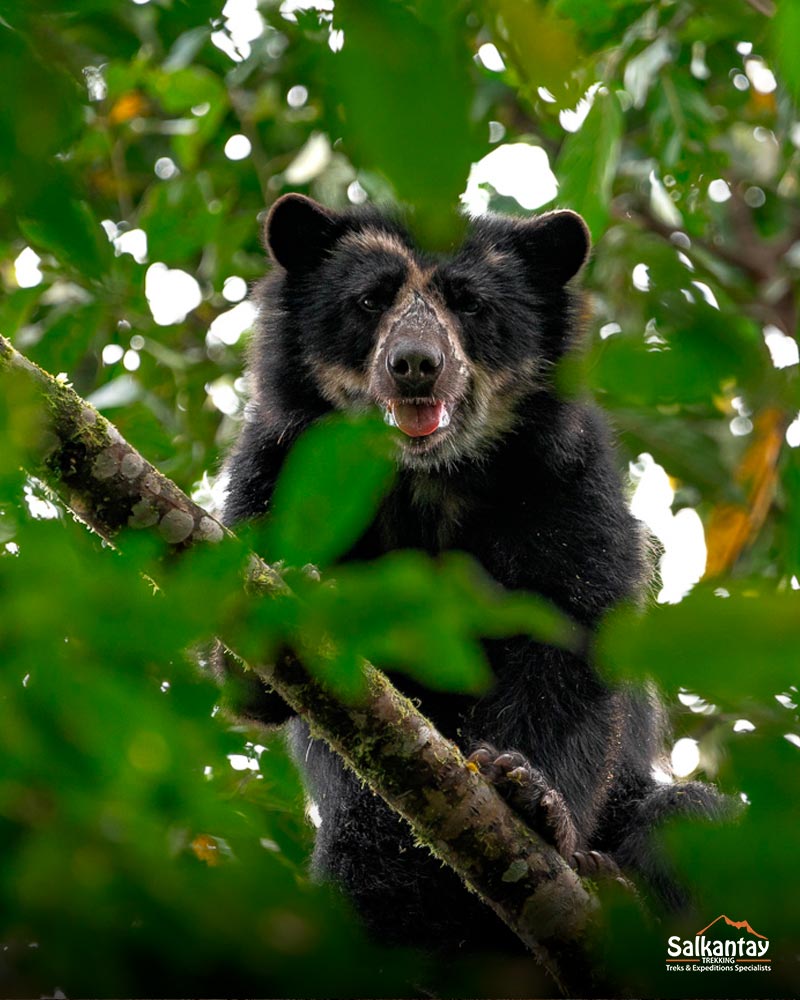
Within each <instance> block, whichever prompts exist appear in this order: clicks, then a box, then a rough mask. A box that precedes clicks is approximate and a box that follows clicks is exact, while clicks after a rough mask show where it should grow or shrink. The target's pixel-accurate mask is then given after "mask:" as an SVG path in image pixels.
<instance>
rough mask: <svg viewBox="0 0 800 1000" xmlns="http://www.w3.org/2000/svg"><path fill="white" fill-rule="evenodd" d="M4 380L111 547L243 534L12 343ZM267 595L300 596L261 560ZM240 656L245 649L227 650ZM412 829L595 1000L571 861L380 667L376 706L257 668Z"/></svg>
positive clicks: (56, 472) (47, 458)
mask: <svg viewBox="0 0 800 1000" xmlns="http://www.w3.org/2000/svg"><path fill="white" fill-rule="evenodd" d="M0 375H3V376H5V377H6V378H8V377H12V378H16V379H21V380H24V381H26V382H27V383H28V384H29V385H32V386H33V387H34V388H35V389H36V391H37V393H38V394H39V395H40V396H41V398H42V400H43V403H44V408H45V411H46V412H47V414H48V425H49V430H48V434H47V436H46V442H45V446H44V448H43V451H42V468H41V470H37V472H38V473H39V474H41V475H42V476H43V477H44V478H45V480H46V481H47V482H48V485H50V486H51V488H53V489H54V490H55V491H56V492H57V493H58V494H59V495H60V496H61V497H62V499H63V500H64V502H65V503H66V504H67V506H68V507H69V508H70V509H71V510H72V511H73V512H74V513H75V514H76V515H77V516H78V517H79V518H80V519H81V520H83V521H85V522H86V523H87V524H88V525H89V526H90V527H92V528H93V529H94V530H95V531H97V532H99V533H100V534H101V535H102V536H103V537H105V538H106V539H109V540H110V539H113V538H114V537H115V536H116V535H117V534H118V533H119V532H120V530H121V529H123V528H126V527H128V528H136V529H140V530H146V531H153V532H157V533H158V534H159V535H160V536H161V538H162V539H163V540H164V541H165V542H166V543H167V544H168V545H169V546H172V547H173V548H177V549H181V548H184V547H186V546H188V545H190V544H193V543H195V542H199V541H219V540H220V539H222V538H223V536H224V535H226V534H227V535H230V534H231V533H230V532H229V531H228V530H227V529H226V528H225V527H224V526H223V525H222V524H220V522H219V521H217V520H216V519H215V518H213V517H211V515H209V514H208V513H207V512H206V511H204V510H203V509H202V508H201V507H199V506H198V505H197V504H195V503H194V502H193V501H192V500H190V499H189V498H188V497H187V496H186V495H185V494H184V493H182V492H181V490H179V489H178V487H177V486H176V485H175V484H174V483H172V482H171V481H170V480H169V479H167V478H166V477H165V476H163V475H162V474H161V473H160V472H158V470H157V469H155V468H154V467H153V466H152V465H151V464H150V463H149V462H147V461H146V460H145V459H144V458H143V457H142V456H141V455H140V454H139V453H138V452H137V451H136V450H135V449H134V448H133V447H132V446H131V445H129V444H128V443H127V442H126V441H125V440H124V439H123V438H122V437H121V435H120V434H119V432H118V431H117V430H116V428H115V427H113V425H112V424H110V423H109V422H108V421H107V420H106V419H105V418H104V417H102V416H101V415H100V414H99V413H98V412H97V411H96V410H95V409H94V408H93V407H92V406H90V405H89V404H88V403H86V402H85V401H84V400H82V399H81V398H80V397H79V396H78V395H77V394H76V393H75V392H74V391H73V390H72V389H71V388H70V387H69V386H68V385H67V384H66V383H64V382H62V381H59V380H58V379H55V378H53V376H51V375H49V374H47V373H46V372H44V371H43V370H42V369H40V368H38V367H37V366H36V365H34V364H33V363H32V362H30V361H29V360H27V359H26V358H24V357H23V356H22V355H21V354H19V353H18V352H17V351H16V350H15V349H14V348H13V347H12V346H11V344H10V343H9V341H7V340H6V339H5V338H3V337H2V336H0ZM257 576H258V579H259V583H260V585H261V586H262V587H263V586H266V589H268V590H281V591H283V592H286V591H287V590H288V588H287V587H286V584H285V583H283V581H282V578H281V576H280V573H278V572H277V571H276V570H275V569H273V568H272V567H269V566H268V565H267V564H266V563H263V562H262V561H261V560H259V561H258V569H257ZM221 638H222V639H223V640H224V641H225V642H226V644H227V645H229V646H230V648H232V649H233V650H234V651H235V650H236V637H235V636H222V637H221ZM251 669H253V670H254V671H255V673H257V674H258V675H259V676H260V677H261V678H262V679H263V680H264V681H265V682H267V683H268V684H269V685H270V686H271V687H272V688H274V690H275V691H277V692H278V694H280V695H281V697H282V698H283V699H284V700H285V701H286V702H287V703H288V704H289V705H290V706H291V707H292V708H293V709H294V710H295V711H296V712H297V713H298V714H300V715H302V716H303V717H304V718H305V719H306V720H307V721H308V723H309V724H310V726H311V729H312V732H313V733H314V735H315V736H316V737H321V738H323V739H325V740H326V741H327V742H328V743H329V744H330V746H331V747H332V748H333V749H334V750H335V751H337V752H338V753H339V754H341V756H342V757H343V758H344V759H345V761H346V762H347V763H348V765H349V766H350V767H351V768H352V769H353V770H354V771H355V772H356V774H357V775H358V776H359V777H360V778H362V779H363V780H364V781H366V782H367V783H368V784H369V785H370V787H371V788H372V789H373V790H374V791H375V792H376V793H377V794H378V795H380V796H381V797H382V798H383V799H384V800H385V801H386V802H387V803H389V805H390V806H391V807H392V808H393V809H395V810H396V811H397V812H398V813H399V814H400V815H401V816H403V817H404V818H405V819H406V820H407V821H408V822H409V823H410V825H411V827H412V829H413V831H414V834H415V836H416V837H417V838H418V839H419V840H420V841H421V842H422V843H424V844H425V845H426V846H427V847H428V848H429V849H430V850H431V851H432V852H433V853H434V854H435V855H436V856H437V857H438V858H440V859H441V860H442V861H444V862H446V863H447V864H448V865H449V866H450V867H451V868H453V869H454V870H455V871H456V872H457V873H458V874H459V875H460V876H461V878H462V879H463V880H464V882H465V883H466V885H467V886H468V887H469V888H470V889H472V890H473V891H475V892H477V893H478V894H479V895H480V897H481V898H482V899H483V900H484V902H485V903H486V904H487V905H488V906H490V907H491V908H492V909H493V910H494V911H495V913H497V914H498V916H499V917H500V918H501V919H502V920H503V921H504V922H505V923H506V924H507V925H508V926H509V927H510V928H511V930H512V931H514V933H515V934H516V935H517V936H518V937H519V938H520V940H521V941H522V942H523V943H524V944H525V945H527V947H528V948H529V949H530V950H531V951H532V953H533V954H534V955H535V956H536V958H537V959H538V960H539V961H540V962H541V963H542V964H543V965H544V966H545V968H546V969H547V971H548V972H549V973H550V974H551V975H552V977H553V978H554V980H555V981H556V983H557V984H558V985H559V987H560V988H561V989H562V991H564V992H579V993H584V994H586V993H587V992H588V991H589V989H590V988H592V985H593V983H594V984H595V985H597V974H596V972H594V971H593V970H592V969H591V965H590V962H589V958H588V955H587V953H586V951H585V949H584V945H583V940H584V936H585V934H586V931H587V929H588V926H589V923H590V920H591V917H592V914H593V913H594V911H595V910H596V901H595V900H594V898H593V897H592V896H590V895H589V893H588V892H587V891H586V889H585V888H584V887H583V885H582V883H581V881H580V880H579V879H578V877H577V876H576V875H575V873H574V872H573V871H572V869H570V868H569V866H568V865H567V864H566V862H565V861H564V859H563V858H562V857H561V855H559V854H558V852H557V851H555V850H554V849H553V848H552V847H551V846H549V845H548V844H547V843H545V842H544V841H543V840H542V839H541V838H540V837H539V836H538V835H537V834H535V833H534V832H533V831H531V830H530V829H529V828H528V827H527V826H526V825H525V823H523V821H522V820H521V819H520V817H519V816H518V815H517V814H516V813H515V812H513V811H512V810H511V809H510V808H509V806H508V805H507V804H506V802H505V801H504V800H503V799H502V798H501V797H500V796H499V795H498V793H497V791H496V790H495V789H494V788H493V787H492V786H491V785H490V784H488V783H487V782H486V781H485V780H484V779H483V777H482V776H481V775H480V774H478V773H476V771H475V770H474V769H473V767H472V766H471V765H468V764H467V763H466V762H465V760H464V758H463V756H462V754H461V752H460V750H459V749H458V747H456V746H455V745H454V744H453V743H451V742H450V741H449V740H446V739H445V738H444V737H443V736H441V735H440V734H439V733H438V732H437V731H436V729H435V728H434V727H433V725H432V724H431V723H430V722H429V720H428V719H426V718H425V717H424V716H423V715H421V714H420V712H419V711H418V710H417V709H416V707H415V706H414V704H413V703H412V702H411V701H410V700H409V699H408V698H406V697H404V696H403V695H401V694H400V693H399V692H398V691H397V690H396V689H395V688H394V687H393V686H392V684H391V683H390V682H389V681H388V680H387V678H386V677H385V676H384V675H383V674H382V673H380V672H379V671H378V670H376V669H375V668H374V667H372V666H370V665H369V664H365V667H364V677H365V684H364V693H363V694H362V696H361V697H360V699H359V700H358V701H357V702H356V703H354V704H350V703H344V702H342V701H341V700H339V699H338V698H337V697H336V696H335V695H334V694H333V693H332V692H331V691H330V690H329V689H328V688H326V687H325V686H324V685H323V684H322V683H321V682H320V681H318V680H316V679H315V678H313V677H312V676H311V675H310V674H309V673H308V672H307V671H306V669H305V668H304V667H303V665H302V664H301V662H300V661H299V660H298V659H296V658H295V657H293V656H286V657H284V658H283V659H281V660H280V661H279V662H278V663H277V664H276V665H274V666H269V665H265V664H259V665H254V666H253V667H251Z"/></svg>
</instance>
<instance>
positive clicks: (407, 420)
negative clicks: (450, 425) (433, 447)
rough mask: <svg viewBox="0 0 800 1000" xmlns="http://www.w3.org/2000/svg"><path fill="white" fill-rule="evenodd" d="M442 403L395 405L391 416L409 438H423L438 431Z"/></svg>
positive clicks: (442, 407)
mask: <svg viewBox="0 0 800 1000" xmlns="http://www.w3.org/2000/svg"><path fill="white" fill-rule="evenodd" d="M443 409H444V403H395V404H394V405H393V406H392V416H393V417H394V421H395V423H396V424H397V426H398V427H399V428H400V430H401V431H402V432H403V433H404V434H407V435H408V436H409V437H414V438H416V437H425V435H426V434H433V432H434V431H435V430H438V429H439V425H440V423H441V421H442V410H443Z"/></svg>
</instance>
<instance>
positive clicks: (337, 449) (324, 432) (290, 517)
mask: <svg viewBox="0 0 800 1000" xmlns="http://www.w3.org/2000/svg"><path fill="white" fill-rule="evenodd" d="M393 447H394V445H393V438H392V434H391V432H390V431H389V429H388V428H387V427H386V426H385V425H384V424H383V421H382V420H381V419H380V417H379V416H377V415H375V414H372V413H371V414H369V415H367V416H362V417H344V416H338V415H337V416H335V417H331V418H329V419H327V420H324V421H321V422H319V423H317V424H314V425H313V426H312V427H310V428H309V429H308V430H307V431H306V432H305V433H304V434H303V435H302V436H301V437H300V438H299V440H298V441H297V443H296V444H295V446H294V448H292V451H291V453H290V454H289V457H288V458H287V460H286V463H285V465H284V468H283V472H282V474H281V477H280V479H279V480H278V484H277V487H276V489H275V495H274V497H273V501H272V506H271V514H270V519H269V523H268V530H267V541H266V549H265V551H266V552H267V554H268V556H269V558H270V559H276V558H277V559H283V560H285V561H286V562H287V563H288V564H289V565H292V566H302V565H304V564H305V563H309V562H310V563H314V564H316V565H318V566H327V565H329V564H330V563H332V562H333V561H334V560H335V559H336V558H337V557H338V556H341V555H343V554H344V553H345V552H346V551H347V550H348V549H349V548H350V547H351V546H352V545H353V544H354V543H355V542H356V541H357V540H358V538H359V536H360V535H361V534H362V533H363V532H364V531H365V530H366V528H367V527H368V525H369V524H370V522H371V520H372V518H373V517H374V515H375V511H376V510H377V507H378V504H379V503H380V502H381V499H382V498H383V496H384V494H385V492H386V490H387V489H388V487H389V484H390V482H391V479H392V474H393V471H394V454H393Z"/></svg>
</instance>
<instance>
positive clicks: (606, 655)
mask: <svg viewBox="0 0 800 1000" xmlns="http://www.w3.org/2000/svg"><path fill="white" fill-rule="evenodd" d="M799 646H800V597H798V595H796V594H795V593H793V592H790V593H786V594H766V593H764V590H763V588H762V587H758V586H755V585H754V586H753V587H752V588H748V587H746V586H742V585H739V586H738V587H737V588H736V590H735V591H734V592H732V593H731V594H730V596H724V595H723V596H716V594H715V593H714V591H713V590H712V589H710V588H708V587H703V588H701V589H697V590H695V591H694V592H693V593H692V594H690V595H689V597H687V598H685V599H684V600H683V601H682V602H681V603H680V604H676V605H664V606H661V607H658V608H653V609H652V610H651V611H649V612H648V613H647V614H636V613H633V612H630V611H620V612H615V613H613V614H612V615H611V616H610V617H609V619H608V620H607V622H606V624H605V625H604V627H603V630H602V632H601V635H600V637H599V640H598V650H599V656H600V661H601V663H602V664H603V666H604V667H605V669H606V670H607V671H608V673H609V675H610V676H613V677H616V678H619V679H623V678H626V679H627V678H636V679H644V678H645V677H647V676H655V677H657V678H658V680H659V683H660V684H663V685H664V686H666V687H667V688H669V689H672V690H675V689H677V688H678V687H679V686H680V685H681V684H683V685H688V686H690V687H691V688H692V689H693V690H696V691H697V693H698V694H700V695H702V696H703V697H704V698H706V699H708V700H710V701H713V702H714V703H715V704H717V705H720V706H722V707H723V708H724V709H725V710H726V711H731V710H738V711H743V710H744V708H745V707H746V705H747V703H748V702H749V701H750V700H751V699H761V700H764V701H770V700H771V699H772V698H774V696H775V695H776V694H780V693H781V692H784V691H788V690H789V689H790V687H791V686H792V685H794V684H796V682H797V656H796V651H797V649H798V647H799Z"/></svg>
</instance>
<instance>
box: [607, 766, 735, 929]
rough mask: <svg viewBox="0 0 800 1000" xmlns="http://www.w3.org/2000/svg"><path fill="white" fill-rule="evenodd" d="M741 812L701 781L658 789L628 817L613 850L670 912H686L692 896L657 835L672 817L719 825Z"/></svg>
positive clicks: (616, 857) (663, 786)
mask: <svg viewBox="0 0 800 1000" xmlns="http://www.w3.org/2000/svg"><path fill="white" fill-rule="evenodd" d="M740 809H741V804H740V803H738V802H737V801H736V800H735V799H731V798H728V797H727V796H723V795H721V794H720V793H719V792H718V791H717V790H716V788H714V787H713V786H712V785H706V784H703V783H702V782H699V781H687V782H681V783H676V784H671V785H656V786H655V787H653V788H652V789H651V790H650V791H649V792H648V793H647V794H646V795H645V796H644V797H643V798H642V799H641V800H640V801H639V802H638V803H637V804H636V808H635V810H634V812H633V814H632V815H631V814H628V815H627V816H626V817H625V821H624V829H623V830H622V831H620V832H621V837H620V839H619V841H618V843H617V845H616V846H615V847H614V848H613V853H614V858H615V859H616V860H617V862H618V863H619V865H620V867H621V868H622V869H623V870H625V871H629V872H636V873H638V874H639V875H642V876H644V879H645V880H646V882H647V883H648V884H649V885H650V886H651V887H652V888H653V889H654V890H655V892H656V894H657V895H658V896H659V897H660V898H661V901H662V903H663V904H664V905H665V906H666V907H667V909H669V910H685V909H686V908H688V907H689V906H690V905H691V900H690V898H689V894H688V893H687V892H686V890H685V889H684V888H683V887H682V886H681V885H680V884H679V882H678V880H677V879H676V878H675V874H674V872H673V871H672V867H671V865H670V864H669V863H668V861H667V859H666V858H665V857H664V856H663V853H662V852H661V851H660V850H659V849H658V845H657V844H654V843H653V837H652V834H653V832H654V831H655V830H657V829H658V827H659V826H661V825H662V824H663V823H664V822H665V821H667V820H669V819H671V818H672V817H680V816H686V817H697V818H704V819H708V820H717V821H719V820H723V819H731V818H733V817H734V816H735V815H736V814H737V813H738V812H739V811H740ZM618 822H619V821H618ZM620 825H622V824H620ZM615 839H616V838H615Z"/></svg>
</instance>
